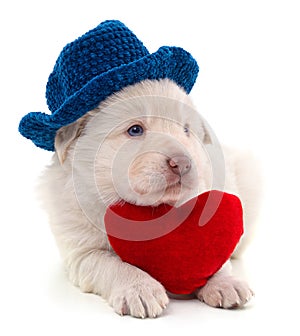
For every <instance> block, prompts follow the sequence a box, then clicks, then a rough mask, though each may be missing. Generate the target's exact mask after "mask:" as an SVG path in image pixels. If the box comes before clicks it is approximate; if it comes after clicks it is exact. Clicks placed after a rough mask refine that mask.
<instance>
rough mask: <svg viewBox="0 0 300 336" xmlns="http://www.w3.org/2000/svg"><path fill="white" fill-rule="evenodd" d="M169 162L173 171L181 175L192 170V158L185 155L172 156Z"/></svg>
mask: <svg viewBox="0 0 300 336" xmlns="http://www.w3.org/2000/svg"><path fill="white" fill-rule="evenodd" d="M168 164H169V167H170V168H171V170H172V171H173V173H175V174H177V175H180V176H182V175H184V174H186V173H188V172H189V171H190V170H191V160H190V159H189V158H188V157H187V156H185V155H181V156H174V157H172V158H171V159H169V160H168Z"/></svg>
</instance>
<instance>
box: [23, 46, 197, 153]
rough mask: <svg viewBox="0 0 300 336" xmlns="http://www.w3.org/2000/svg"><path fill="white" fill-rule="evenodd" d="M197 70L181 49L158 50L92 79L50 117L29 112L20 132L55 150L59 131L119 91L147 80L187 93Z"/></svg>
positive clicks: (47, 148)
mask: <svg viewBox="0 0 300 336" xmlns="http://www.w3.org/2000/svg"><path fill="white" fill-rule="evenodd" d="M198 71H199V68H198V65H197V62H196V61H195V59H194V58H193V57H192V56H191V54H189V53H188V52H187V51H185V50H184V49H182V48H178V47H161V48H159V49H158V51H156V52H155V53H153V54H149V55H147V56H145V57H143V58H141V59H139V60H137V61H135V62H132V63H129V64H124V65H122V66H120V67H117V68H113V69H111V70H109V71H107V72H105V73H103V74H101V75H98V76H96V77H94V78H93V79H92V80H91V81H89V82H88V83H87V84H86V85H85V86H83V87H82V88H81V89H80V90H79V91H77V92H76V93H75V94H73V95H72V96H70V97H69V98H68V99H67V100H66V101H65V102H64V103H63V104H62V105H61V106H60V108H59V109H57V110H56V111H54V112H53V113H52V114H51V115H50V114H46V113H42V112H30V113H28V114H27V115H25V116H24V117H23V118H22V120H21V122H20V125H19V132H20V133H21V134H22V135H23V136H24V137H26V138H27V139H30V140H32V141H33V143H34V144H35V145H36V146H38V147H40V148H43V149H46V150H49V151H54V150H55V148H54V140H55V136H56V132H57V130H58V129H60V128H61V127H63V126H66V125H68V124H71V123H73V122H74V121H76V120H77V119H79V118H80V117H82V116H83V115H84V114H85V113H87V112H88V111H91V110H93V109H94V108H96V107H97V106H98V105H99V104H100V103H101V102H102V101H103V100H104V99H106V98H107V97H108V96H110V95H112V94H113V93H115V92H118V91H120V90H121V89H122V88H124V87H126V86H129V85H133V84H136V83H138V82H141V81H143V80H146V79H153V80H154V79H156V80H158V79H164V78H168V79H170V80H173V81H174V82H175V83H177V84H178V85H179V86H180V87H182V88H183V89H184V90H185V91H186V92H187V93H189V92H190V91H191V89H192V87H193V85H194V83H195V81H196V78H197V75H198Z"/></svg>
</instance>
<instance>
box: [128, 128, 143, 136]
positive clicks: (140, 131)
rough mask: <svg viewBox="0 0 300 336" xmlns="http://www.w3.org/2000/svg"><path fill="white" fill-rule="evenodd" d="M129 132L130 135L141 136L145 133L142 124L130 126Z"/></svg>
mask: <svg viewBox="0 0 300 336" xmlns="http://www.w3.org/2000/svg"><path fill="white" fill-rule="evenodd" d="M127 133H128V134H129V135H130V136H141V135H142V134H143V133H144V129H143V127H142V126H140V125H133V126H131V127H130V128H128V130H127Z"/></svg>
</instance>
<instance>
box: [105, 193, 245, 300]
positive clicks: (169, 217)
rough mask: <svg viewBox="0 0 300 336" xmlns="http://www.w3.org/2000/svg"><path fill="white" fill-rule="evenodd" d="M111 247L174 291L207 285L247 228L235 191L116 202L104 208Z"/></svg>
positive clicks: (175, 292)
mask: <svg viewBox="0 0 300 336" xmlns="http://www.w3.org/2000/svg"><path fill="white" fill-rule="evenodd" d="M104 221H105V227H106V231H107V234H108V238H109V241H110V244H111V246H112V248H113V249H114V250H115V252H116V253H117V254H118V255H119V256H120V258H121V259H122V260H123V261H125V262H127V263H130V264H132V265H135V266H137V267H139V268H140V269H142V270H144V271H146V272H147V273H149V274H150V275H151V276H152V277H154V278H155V279H157V280H158V281H160V282H161V283H162V284H163V285H164V287H165V288H166V289H167V290H168V291H169V292H171V293H174V294H190V293H192V292H194V291H195V290H196V289H197V288H199V287H201V286H204V285H205V284H206V282H207V280H208V279H209V277H211V276H212V275H213V274H214V273H216V272H217V271H218V270H219V269H220V268H221V267H222V265H223V264H224V263H225V262H226V260H227V259H229V257H230V256H231V254H232V252H233V250H234V248H235V246H236V245H237V243H238V242H239V240H240V238H241V236H242V234H243V212H242V206H241V202H240V200H239V198H238V197H237V196H234V195H231V194H228V193H223V192H221V191H216V190H213V191H210V192H205V193H203V194H201V195H199V196H198V197H195V198H193V199H191V200H190V201H188V202H187V203H185V204H184V205H182V206H180V207H178V208H175V207H172V206H170V205H166V204H161V205H159V206H157V207H151V206H136V205H133V204H130V203H122V204H116V205H113V206H111V207H110V208H108V210H107V212H106V214H105V218H104Z"/></svg>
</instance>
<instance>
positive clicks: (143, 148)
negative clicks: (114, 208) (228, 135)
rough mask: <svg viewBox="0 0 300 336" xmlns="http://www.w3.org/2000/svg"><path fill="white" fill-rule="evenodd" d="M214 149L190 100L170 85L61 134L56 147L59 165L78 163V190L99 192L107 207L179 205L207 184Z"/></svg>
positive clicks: (104, 107)
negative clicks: (120, 204)
mask: <svg viewBox="0 0 300 336" xmlns="http://www.w3.org/2000/svg"><path fill="white" fill-rule="evenodd" d="M75 140H77V141H75ZM209 142H210V135H209V134H208V132H207V127H206V126H205V123H204V121H203V120H202V118H201V117H200V115H199V114H198V113H197V112H196V111H195V109H194V107H193V105H192V103H191V101H190V98H189V97H188V96H187V95H186V93H185V92H184V91H183V90H182V89H180V88H179V87H178V86H177V85H176V84H175V83H173V82H171V81H169V80H161V81H150V80H147V81H144V82H141V83H139V84H136V85H134V86H130V87H127V88H125V89H123V90H122V91H120V92H119V93H117V94H115V95H113V96H111V97H109V98H108V99H106V100H105V101H104V102H103V103H101V104H100V106H99V107H98V108H97V109H95V110H93V111H91V112H89V113H88V114H87V115H86V116H84V117H83V118H81V119H80V120H78V121H77V122H76V123H74V124H72V125H69V126H66V127H64V128H62V129H61V130H60V131H59V132H58V134H57V136H56V142H55V146H56V151H57V154H58V157H59V159H60V161H61V163H62V164H63V165H64V166H68V165H66V162H69V163H72V165H69V167H71V166H72V171H73V174H75V175H76V176H77V179H76V181H75V184H76V183H80V184H82V185H85V188H83V189H84V190H85V192H86V193H89V191H90V190H92V189H93V188H94V190H95V188H96V189H97V193H98V196H100V198H101V199H102V201H104V203H105V204H107V205H108V204H111V203H114V202H118V201H120V200H125V201H127V202H130V203H135V204H139V205H158V204H160V203H168V204H172V205H174V204H176V203H181V202H183V201H185V200H187V199H188V198H190V197H192V196H194V195H195V194H196V193H197V192H198V190H199V188H205V186H204V185H203V183H207V182H208V181H209V178H210V177H209V169H208V166H209V159H208V157H207V154H206V151H205V144H207V143H209ZM67 159H68V160H67ZM204 175H205V178H203V177H204ZM201 183H202V185H201ZM92 185H93V186H92ZM207 187H209V186H207Z"/></svg>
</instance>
